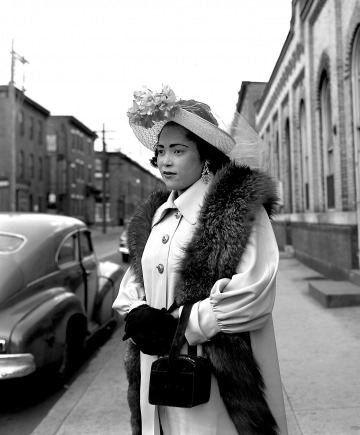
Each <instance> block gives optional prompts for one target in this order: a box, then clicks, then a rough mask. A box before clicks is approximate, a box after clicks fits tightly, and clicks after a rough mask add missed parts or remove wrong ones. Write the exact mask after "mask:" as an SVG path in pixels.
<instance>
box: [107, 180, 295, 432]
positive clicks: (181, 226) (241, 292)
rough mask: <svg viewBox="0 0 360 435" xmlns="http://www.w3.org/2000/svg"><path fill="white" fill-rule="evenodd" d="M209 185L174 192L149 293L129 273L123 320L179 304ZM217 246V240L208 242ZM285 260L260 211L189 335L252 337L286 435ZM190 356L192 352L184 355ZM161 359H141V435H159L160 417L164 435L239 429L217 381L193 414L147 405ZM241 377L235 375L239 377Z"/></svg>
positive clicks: (161, 225) (163, 214) (158, 228)
mask: <svg viewBox="0 0 360 435" xmlns="http://www.w3.org/2000/svg"><path fill="white" fill-rule="evenodd" d="M207 189H208V188H207V187H206V186H205V185H204V184H203V183H202V182H201V180H199V181H198V182H197V183H195V184H194V185H193V186H191V187H190V188H189V189H188V190H186V191H185V192H184V193H183V194H182V195H181V196H180V197H178V198H177V199H175V195H174V193H172V194H171V195H170V197H169V199H168V201H167V202H166V203H165V204H163V205H162V206H161V207H160V208H159V209H158V210H157V211H156V213H155V215H154V217H153V220H152V230H151V233H150V236H149V238H148V241H147V243H146V247H145V250H144V253H143V256H142V272H143V279H144V287H145V291H144V288H142V287H141V286H139V284H138V282H137V280H136V279H135V276H134V273H133V272H132V269H131V268H130V269H129V270H128V271H127V272H126V274H125V276H124V279H123V281H122V283H121V286H120V291H119V295H118V298H117V299H116V301H115V303H114V308H115V309H117V310H118V312H119V313H120V314H123V315H124V314H126V313H127V312H128V311H129V310H130V309H132V308H134V307H136V306H138V305H139V304H140V303H143V298H144V296H146V303H148V304H149V305H150V306H152V307H155V308H163V307H166V308H169V307H170V306H171V305H172V303H173V302H174V299H175V289H176V288H177V285H178V279H179V275H178V274H177V267H178V265H179V260H180V259H181V258H182V256H183V255H184V251H183V248H184V246H186V244H187V242H188V241H189V240H191V238H192V236H193V233H194V230H195V228H196V227H197V224H198V216H199V211H200V209H201V206H202V203H203V199H204V196H205V194H206V191H207ZM209 243H211V241H209ZM278 261H279V254H278V248H277V244H276V240H275V237H274V234H273V231H272V228H271V224H270V221H269V218H268V216H267V213H266V212H265V210H264V208H262V207H261V208H260V209H259V211H258V213H257V216H256V220H255V223H254V225H253V229H252V231H251V235H250V237H249V241H248V243H247V246H246V250H245V252H244V253H243V255H242V258H241V261H240V262H239V264H238V266H237V268H236V273H235V274H234V275H233V276H232V277H231V278H222V279H219V280H217V281H216V282H215V283H214V284H213V286H212V289H211V291H210V296H209V297H208V298H206V299H204V300H202V301H199V302H197V303H196V304H195V305H194V307H193V309H192V313H191V316H190V320H189V324H188V328H187V331H186V337H187V340H188V342H189V343H190V344H192V345H199V346H198V353H201V347H202V346H201V345H202V344H203V343H206V342H208V340H210V339H211V338H212V337H214V336H215V335H216V334H218V333H219V332H220V331H222V332H224V333H226V334H236V333H241V332H245V331H249V332H250V337H251V346H252V350H253V353H254V355H255V357H256V359H257V361H258V364H259V366H260V368H261V372H262V375H263V379H264V382H265V393H266V398H267V402H268V405H269V407H270V409H271V411H272V414H273V416H274V417H275V420H276V422H277V424H278V426H279V433H280V434H281V435H286V434H287V429H286V420H285V411H284V404H283V397H282V389H281V380H280V374H279V366H278V359H277V352H276V344H275V337H274V331H273V324H272V316H271V312H272V308H273V304H274V299H275V277H276V272H277V268H278ZM184 351H186V349H184ZM155 359H156V357H153V356H149V355H144V354H141V416H142V434H143V435H147V434H151V435H158V434H159V418H158V416H159V417H160V419H161V424H162V427H163V430H164V433H165V435H167V434H171V435H174V434H177V435H183V434H184V435H185V434H187V435H188V434H195V433H204V434H207V435H220V434H229V435H233V434H234V435H235V434H237V433H238V432H237V431H236V429H235V427H234V425H233V423H232V421H231V419H230V417H229V415H228V413H227V410H226V408H225V406H224V403H223V400H222V398H221V396H220V394H219V388H218V385H217V381H216V379H215V378H214V377H213V379H212V389H211V398H210V401H209V402H208V403H206V404H203V405H199V406H197V407H194V408H191V409H183V408H170V407H161V408H160V407H159V409H157V407H155V406H153V405H150V404H149V403H148V400H147V398H148V385H149V375H150V368H151V364H152V362H153V361H154V360H155ZM234 376H236V373H234Z"/></svg>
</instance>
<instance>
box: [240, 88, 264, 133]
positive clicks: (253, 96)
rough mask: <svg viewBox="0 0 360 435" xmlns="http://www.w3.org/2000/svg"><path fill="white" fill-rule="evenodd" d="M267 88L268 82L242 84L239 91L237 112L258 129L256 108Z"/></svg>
mask: <svg viewBox="0 0 360 435" xmlns="http://www.w3.org/2000/svg"><path fill="white" fill-rule="evenodd" d="M265 87H266V82H242V84H241V88H240V91H239V97H238V101H237V103H236V111H237V112H238V113H240V114H241V115H242V116H243V117H244V118H245V119H246V120H247V122H248V123H249V124H250V125H251V127H253V128H254V129H255V128H256V119H255V114H256V108H257V106H258V104H259V101H260V99H261V96H262V94H263V92H264V89H265Z"/></svg>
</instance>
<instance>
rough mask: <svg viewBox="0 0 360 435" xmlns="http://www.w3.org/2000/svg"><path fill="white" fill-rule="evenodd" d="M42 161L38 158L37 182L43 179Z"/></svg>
mask: <svg viewBox="0 0 360 435" xmlns="http://www.w3.org/2000/svg"><path fill="white" fill-rule="evenodd" d="M43 175H44V174H43V159H42V157H39V180H42V179H43Z"/></svg>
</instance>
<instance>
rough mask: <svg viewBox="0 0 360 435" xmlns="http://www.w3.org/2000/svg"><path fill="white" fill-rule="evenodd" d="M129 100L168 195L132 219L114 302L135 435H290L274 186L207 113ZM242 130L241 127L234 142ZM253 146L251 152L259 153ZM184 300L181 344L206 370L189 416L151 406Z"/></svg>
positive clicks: (165, 102) (149, 99)
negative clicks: (207, 379) (155, 372)
mask: <svg viewBox="0 0 360 435" xmlns="http://www.w3.org/2000/svg"><path fill="white" fill-rule="evenodd" d="M134 97H135V100H134V104H133V107H132V108H131V109H130V110H129V112H128V116H129V117H130V125H131V127H132V129H133V131H134V133H135V135H136V137H137V138H138V139H139V140H140V141H141V143H142V144H143V145H145V146H146V147H148V148H149V149H153V150H154V151H155V157H154V158H153V159H152V163H153V164H155V165H156V166H157V167H158V169H159V170H160V173H161V176H162V178H163V180H164V183H165V185H166V187H167V188H168V189H169V190H170V191H171V193H170V195H169V193H168V192H155V193H154V194H152V195H151V196H150V198H149V199H148V200H147V201H146V202H145V203H144V204H143V205H142V206H141V207H140V208H139V209H138V211H137V212H136V213H135V216H134V217H133V219H132V222H131V224H130V226H129V230H128V239H129V249H130V252H131V257H132V260H131V267H130V268H129V269H128V271H127V272H126V274H125V276H124V278H123V280H122V283H121V286H120V290H119V295H118V297H117V299H116V301H115V303H114V308H115V309H116V310H117V311H118V312H119V313H120V314H121V315H124V316H125V321H126V322H125V336H124V339H128V338H130V340H128V350H127V355H126V359H125V364H126V371H127V376H128V380H129V390H128V400H129V405H130V409H131V423H132V429H133V433H134V434H143V435H145V434H151V435H159V434H164V435H174V434H176V435H183V434H187V435H188V434H195V433H197V434H206V435H220V434H226V435H235V434H266V435H270V434H277V433H278V434H282V435H283V434H286V433H287V429H286V420H285V411H284V404H283V398H282V390H281V381H280V375H279V368H278V360H277V353H276V345H275V338H274V332H273V325H272V317H271V312H272V308H273V304H274V297H275V276H276V272H277V268H278V260H279V255H278V248H277V244H276V240H275V237H274V234H273V231H272V228H271V224H270V220H269V217H268V216H271V215H272V214H273V213H274V208H275V203H276V193H275V190H274V186H273V183H272V181H271V180H270V179H269V178H268V177H267V176H266V175H265V173H263V172H262V171H260V170H258V169H253V168H254V167H255V166H256V164H254V162H256V155H255V153H253V155H252V158H250V157H249V156H248V155H247V156H246V157H245V152H244V150H245V148H246V146H245V145H246V144H245V142H244V141H243V144H242V145H241V140H240V139H239V137H238V138H237V140H234V138H233V137H232V136H230V135H229V134H228V133H227V132H225V131H224V130H223V129H221V128H219V127H218V123H217V121H216V119H215V117H214V116H213V114H212V113H211V110H210V108H209V107H208V106H206V105H204V104H203V103H199V102H196V101H194V100H190V101H184V100H180V101H178V100H176V98H175V94H174V93H173V91H172V90H171V89H170V88H168V87H163V90H162V92H161V93H158V94H153V93H152V92H151V91H150V90H144V91H141V92H137V93H135V94H134ZM249 132H250V127H249V126H248V125H247V124H243V126H242V128H241V129H240V133H241V134H242V135H243V136H245V135H247V134H248V133H249ZM251 134H252V136H253V137H254V135H255V133H254V132H251ZM237 136H238V135H237ZM256 138H257V139H256V140H257V144H253V143H252V145H251V147H250V148H251V149H252V150H255V149H256V150H259V149H260V147H261V141H260V139H259V138H258V137H256ZM248 148H249V147H248ZM229 156H230V158H229ZM239 159H240V161H239ZM236 161H237V162H238V163H237V164H236V163H234V162H236ZM247 164H249V165H250V166H252V167H250V166H247ZM185 303H194V305H193V307H192V310H191V314H190V319H189V323H188V325H187V329H186V334H185V336H186V339H187V341H188V344H189V345H191V346H197V353H198V355H202V356H204V357H206V358H207V359H208V360H209V361H210V364H211V368H212V380H211V394H210V399H209V401H208V402H207V403H204V404H202V405H198V406H195V407H193V408H186V409H185V408H177V407H164V406H162V407H161V406H159V407H156V406H153V405H150V404H149V402H148V390H149V376H150V369H151V364H152V363H153V362H154V361H155V360H156V359H157V357H158V356H159V355H162V354H166V353H167V352H168V351H169V348H170V345H171V342H172V340H173V337H174V333H175V329H176V325H177V319H178V318H179V312H181V310H182V306H183V305H184V304H185ZM187 349H188V348H187V346H184V348H183V350H182V352H183V353H186V352H187Z"/></svg>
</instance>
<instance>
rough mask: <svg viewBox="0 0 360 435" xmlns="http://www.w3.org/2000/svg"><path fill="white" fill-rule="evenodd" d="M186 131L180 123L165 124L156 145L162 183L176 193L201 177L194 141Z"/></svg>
mask: <svg viewBox="0 0 360 435" xmlns="http://www.w3.org/2000/svg"><path fill="white" fill-rule="evenodd" d="M186 131H187V130H186V129H185V128H184V127H182V126H181V125H171V126H166V125H165V127H164V128H163V129H162V131H161V133H160V136H159V141H158V144H157V146H156V148H157V151H158V156H157V166H158V168H159V170H160V173H161V176H162V178H163V180H164V183H165V185H166V187H167V188H168V189H170V190H177V192H178V195H181V194H182V193H183V192H184V191H185V190H186V189H187V188H188V187H190V186H191V185H192V184H194V183H195V182H196V181H197V180H198V179H199V178H200V177H201V173H202V169H203V163H202V162H201V161H200V155H199V152H198V150H197V147H196V143H195V142H194V141H192V140H190V139H188V138H187V137H186Z"/></svg>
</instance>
